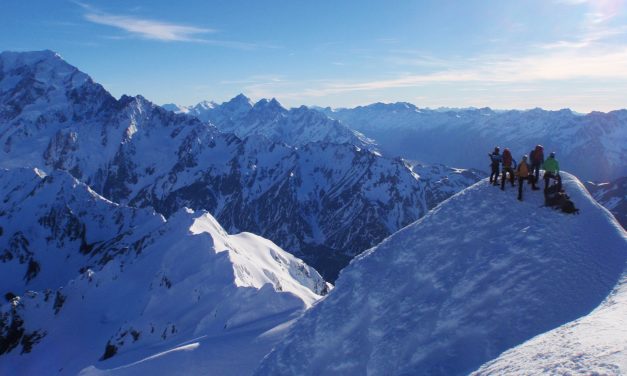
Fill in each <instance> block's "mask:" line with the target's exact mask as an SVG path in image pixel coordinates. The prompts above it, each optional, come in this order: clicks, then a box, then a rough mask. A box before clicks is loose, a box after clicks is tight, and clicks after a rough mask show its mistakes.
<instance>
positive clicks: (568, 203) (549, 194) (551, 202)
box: [544, 184, 579, 214]
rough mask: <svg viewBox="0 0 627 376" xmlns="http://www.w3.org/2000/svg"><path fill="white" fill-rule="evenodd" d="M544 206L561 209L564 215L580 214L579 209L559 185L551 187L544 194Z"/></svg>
mask: <svg viewBox="0 0 627 376" xmlns="http://www.w3.org/2000/svg"><path fill="white" fill-rule="evenodd" d="M544 205H546V206H551V207H553V208H555V209H560V210H561V211H563V212H564V213H568V214H579V209H577V208H576V207H575V203H574V202H573V201H572V200H571V199H570V197H569V196H568V195H567V194H566V193H565V192H564V191H563V190H561V189H560V187H559V186H558V185H557V184H553V185H551V186H550V187H549V188H547V190H546V191H545V192H544Z"/></svg>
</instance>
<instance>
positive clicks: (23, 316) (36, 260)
mask: <svg viewBox="0 0 627 376" xmlns="http://www.w3.org/2000/svg"><path fill="white" fill-rule="evenodd" d="M0 196H1V197H4V199H3V201H1V202H0V229H2V231H1V235H0V289H1V291H0V293H2V295H3V296H4V297H5V299H6V300H5V301H4V302H3V303H2V305H1V306H0V374H2V375H42V374H50V372H51V370H53V372H54V373H55V374H60V375H76V374H78V373H79V372H81V371H82V370H84V371H85V372H83V374H110V375H120V374H137V373H141V372H147V373H148V374H152V375H175V374H180V375H186V374H200V373H202V372H212V371H213V372H216V373H219V374H222V375H229V374H231V375H242V374H250V373H251V372H252V370H253V369H254V367H255V366H256V365H257V364H258V362H259V361H260V359H261V358H262V357H263V356H264V355H265V354H266V353H267V352H269V351H270V349H271V348H272V347H273V345H274V344H275V343H276V342H277V341H278V340H279V339H280V338H281V337H282V336H283V335H284V333H285V329H286V328H287V327H289V325H290V324H291V321H292V320H294V319H295V318H296V317H298V316H299V315H300V314H302V312H303V311H304V310H305V309H307V308H308V307H310V306H311V305H312V304H313V303H314V302H315V301H316V300H317V299H319V298H320V296H321V295H322V294H325V293H326V292H327V291H328V289H329V288H330V286H328V285H327V284H326V283H325V282H324V280H323V279H322V278H321V277H320V275H319V274H318V273H317V272H316V271H315V270H314V269H312V268H311V267H309V266H307V265H306V264H305V263H303V262H302V261H301V260H299V259H297V258H295V257H293V256H292V255H290V254H289V253H287V252H285V251H283V250H282V249H280V248H279V247H278V246H276V245H275V244H274V243H272V242H271V241H269V240H267V239H263V238H261V237H259V236H256V235H253V234H250V233H241V234H238V235H228V234H227V233H226V232H225V231H224V229H222V227H221V226H220V225H219V224H218V223H217V222H216V220H215V219H214V218H213V217H212V216H211V215H209V214H208V213H193V212H191V211H189V210H181V211H179V212H177V213H175V214H174V215H172V216H171V217H170V218H169V219H168V221H167V222H166V221H165V219H164V218H163V217H162V216H160V215H158V214H156V213H154V212H153V211H150V210H147V209H134V208H129V207H124V206H120V205H118V204H115V203H112V202H110V201H108V200H106V199H104V198H102V197H101V196H99V195H97V194H96V193H95V192H93V191H91V190H90V189H89V188H88V187H87V186H85V185H84V184H82V183H80V182H78V181H77V180H76V179H74V178H72V177H71V176H70V175H69V174H67V173H65V172H58V171H57V172H54V173H52V174H51V175H47V176H46V175H44V174H43V173H42V172H41V171H39V170H27V169H12V170H0ZM33 265H36V266H33ZM100 371H107V372H106V373H101V372H100Z"/></svg>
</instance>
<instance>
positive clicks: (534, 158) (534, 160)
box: [529, 145, 544, 190]
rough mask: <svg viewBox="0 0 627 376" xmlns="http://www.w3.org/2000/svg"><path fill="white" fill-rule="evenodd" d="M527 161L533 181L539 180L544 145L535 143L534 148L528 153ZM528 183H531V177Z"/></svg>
mask: <svg viewBox="0 0 627 376" xmlns="http://www.w3.org/2000/svg"><path fill="white" fill-rule="evenodd" d="M529 162H530V164H531V174H532V175H533V176H534V179H535V181H534V183H537V182H538V181H539V180H540V168H541V167H542V164H543V163H544V147H542V145H536V147H535V149H533V150H532V151H531V152H530V153H529ZM529 183H530V184H531V179H529ZM535 189H536V190H537V189H540V188H535Z"/></svg>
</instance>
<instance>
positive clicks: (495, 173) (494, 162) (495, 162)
mask: <svg viewBox="0 0 627 376" xmlns="http://www.w3.org/2000/svg"><path fill="white" fill-rule="evenodd" d="M499 151H500V149H499V147H498V146H497V147H495V148H494V151H493V152H492V153H491V154H488V156H489V157H490V161H491V163H490V167H492V173H491V174H490V183H491V184H494V185H497V180H498V178H499V172H500V171H499V164H500V163H501V160H502V158H501V154H499ZM492 177H494V179H492Z"/></svg>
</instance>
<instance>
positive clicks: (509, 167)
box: [501, 148, 516, 191]
mask: <svg viewBox="0 0 627 376" xmlns="http://www.w3.org/2000/svg"><path fill="white" fill-rule="evenodd" d="M515 167H516V161H515V160H514V158H512V153H511V152H510V151H509V149H508V148H505V149H504V150H503V176H502V177H501V190H502V191H504V190H505V180H507V173H508V172H509V181H510V182H511V183H512V187H513V186H514V168H515Z"/></svg>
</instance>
